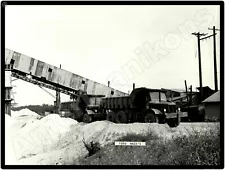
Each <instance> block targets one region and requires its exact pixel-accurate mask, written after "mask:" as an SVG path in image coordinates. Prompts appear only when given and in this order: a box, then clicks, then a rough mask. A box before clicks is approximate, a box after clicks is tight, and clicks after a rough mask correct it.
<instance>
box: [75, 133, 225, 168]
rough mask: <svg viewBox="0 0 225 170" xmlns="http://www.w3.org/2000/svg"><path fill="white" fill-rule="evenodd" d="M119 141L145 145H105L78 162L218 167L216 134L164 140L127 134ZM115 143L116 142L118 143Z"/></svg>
mask: <svg viewBox="0 0 225 170" xmlns="http://www.w3.org/2000/svg"><path fill="white" fill-rule="evenodd" d="M119 140H120V141H145V142H146V144H147V145H146V146H115V145H111V146H106V147H105V148H103V149H102V150H101V151H100V152H98V153H97V154H95V155H92V156H90V157H88V158H86V159H83V160H81V161H80V162H79V164H82V165H178V166H179V165H187V166H188V165H210V166H218V165H220V152H221V150H220V133H219V130H211V131H207V132H205V133H199V132H197V131H195V132H194V133H193V134H189V135H188V136H179V137H174V138H172V139H168V140H166V141H164V140H162V139H160V138H158V137H157V136H155V135H154V134H153V133H147V134H146V135H140V134H133V133H132V134H127V135H126V136H124V137H122V138H120V139H119ZM119 140H117V141H119Z"/></svg>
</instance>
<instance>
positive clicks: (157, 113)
mask: <svg viewBox="0 0 225 170" xmlns="http://www.w3.org/2000/svg"><path fill="white" fill-rule="evenodd" d="M151 110H152V111H153V112H154V113H155V114H156V115H160V114H163V113H162V112H161V111H160V110H158V109H151Z"/></svg>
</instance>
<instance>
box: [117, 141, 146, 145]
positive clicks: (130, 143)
mask: <svg viewBox="0 0 225 170" xmlns="http://www.w3.org/2000/svg"><path fill="white" fill-rule="evenodd" d="M115 145H125V146H145V142H125V141H116V142H115Z"/></svg>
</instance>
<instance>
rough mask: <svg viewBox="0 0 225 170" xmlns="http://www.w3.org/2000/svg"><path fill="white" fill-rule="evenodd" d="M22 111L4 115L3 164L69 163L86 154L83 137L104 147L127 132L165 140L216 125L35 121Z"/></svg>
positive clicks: (52, 118) (49, 118)
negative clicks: (4, 160) (4, 158)
mask: <svg viewBox="0 0 225 170" xmlns="http://www.w3.org/2000/svg"><path fill="white" fill-rule="evenodd" d="M21 112H22V111H21ZM25 112H26V116H22V117H21V116H20V118H18V117H10V116H8V115H6V122H8V123H6V124H7V125H6V126H7V127H8V128H6V134H7V135H6V136H7V138H6V140H8V142H6V145H7V146H6V153H7V154H6V164H26V165H27V164H34V165H55V164H59V165H60V164H72V163H74V162H75V161H76V160H77V159H78V158H79V157H84V156H86V155H87V154H88V151H87V149H86V148H85V146H84V143H83V140H84V141H85V142H86V143H89V142H90V141H93V140H94V141H98V142H99V143H100V144H101V145H102V146H104V145H107V144H109V143H111V142H113V141H115V140H117V139H118V138H119V137H121V136H123V135H125V134H127V133H136V134H145V133H149V132H152V133H154V134H156V135H158V136H159V137H161V138H164V139H165V140H168V139H171V138H172V137H173V136H179V135H190V134H191V133H196V131H197V132H198V131H199V132H201V133H202V132H204V131H207V132H210V129H215V128H216V124H215V123H181V124H180V125H179V126H178V127H176V128H169V126H168V125H166V124H156V123H153V124H146V123H132V124H114V123H111V122H108V121H97V122H93V123H90V124H84V123H78V122H77V121H75V120H73V119H69V118H61V117H59V116H58V115H56V114H50V115H48V116H46V117H44V118H42V119H40V120H39V118H38V116H37V115H36V116H30V115H35V114H33V113H32V114H27V113H29V112H28V111H27V110H25ZM18 115H19V114H18ZM20 115H24V114H23V113H21V114H20Z"/></svg>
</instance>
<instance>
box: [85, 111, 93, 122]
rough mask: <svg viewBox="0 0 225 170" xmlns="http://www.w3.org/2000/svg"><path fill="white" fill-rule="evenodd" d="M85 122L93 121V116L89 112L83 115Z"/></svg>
mask: <svg viewBox="0 0 225 170" xmlns="http://www.w3.org/2000/svg"><path fill="white" fill-rule="evenodd" d="M83 122H84V123H90V122H92V116H91V115H89V114H87V113H85V114H84V115H83Z"/></svg>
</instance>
